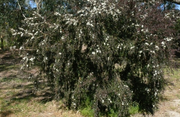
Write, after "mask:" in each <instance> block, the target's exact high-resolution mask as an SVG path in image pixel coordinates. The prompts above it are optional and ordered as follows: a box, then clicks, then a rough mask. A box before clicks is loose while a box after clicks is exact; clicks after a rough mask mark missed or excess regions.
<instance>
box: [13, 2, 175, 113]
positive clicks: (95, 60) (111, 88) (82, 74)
mask: <svg viewBox="0 0 180 117" xmlns="http://www.w3.org/2000/svg"><path fill="white" fill-rule="evenodd" d="M106 2H107V3H106ZM80 3H81V2H80ZM75 4H76V2H75V1H72V2H67V6H68V7H69V8H70V9H71V10H70V11H73V12H70V11H69V10H66V9H65V8H64V7H60V8H59V12H55V15H54V14H47V15H44V16H41V15H40V14H38V13H34V14H33V17H31V18H27V19H25V20H24V23H25V25H24V27H23V29H21V31H20V32H19V34H20V35H22V36H23V37H26V40H25V42H24V43H23V44H22V46H21V47H20V50H21V55H22V56H23V62H24V64H23V66H22V68H24V67H27V66H28V67H30V66H31V65H34V63H38V65H39V67H40V68H41V70H42V72H41V74H45V75H46V77H45V79H46V80H44V81H47V82H48V84H49V86H50V87H51V88H52V90H53V91H54V92H55V98H56V99H63V101H64V103H65V104H66V106H67V107H69V108H72V109H79V108H82V107H84V106H85V107H87V104H86V102H87V103H90V106H91V108H92V109H93V112H94V116H98V115H100V114H103V115H107V116H116V115H117V116H129V106H131V104H132V102H137V103H138V106H139V110H140V111H143V112H146V113H152V114H153V113H154V109H155V107H156V106H157V103H158V101H159V98H158V97H159V95H160V93H161V91H162V90H163V88H164V77H163V65H164V64H166V63H167V62H168V60H169V50H170V48H169V47H170V46H169V44H170V43H169V42H170V41H169V40H171V38H173V33H172V32H173V31H172V30H171V29H170V27H171V26H172V22H171V20H170V19H168V18H164V16H163V14H162V12H161V11H160V10H158V9H157V6H158V5H157V4H155V5H154V6H153V5H152V7H148V8H147V7H146V4H144V6H137V5H135V4H137V3H136V2H132V1H131V2H122V1H119V2H115V1H113V0H112V1H93V2H91V1H90V2H88V1H85V2H82V3H81V4H79V5H80V6H78V5H77V6H78V7H76V8H74V9H73V8H72V6H73V5H75ZM104 4H105V5H104ZM139 9H141V10H139ZM145 11H146V12H145ZM146 13H147V14H148V15H146ZM157 18H158V19H157ZM155 19H157V20H156V21H155ZM161 22H162V23H161ZM163 23H166V28H168V30H169V33H167V30H166V29H165V28H164V27H163V26H164V24H163ZM26 30H28V31H26ZM14 33H16V32H14ZM24 48H25V49H32V51H33V52H32V53H28V54H27V51H26V50H24ZM35 65H36V64H35ZM35 80H36V83H37V85H38V82H39V81H38V80H39V79H38V78H37V79H35ZM87 100H88V101H87ZM87 108H88V109H90V107H87Z"/></svg>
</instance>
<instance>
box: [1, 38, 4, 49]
mask: <svg viewBox="0 0 180 117" xmlns="http://www.w3.org/2000/svg"><path fill="white" fill-rule="evenodd" d="M1 49H2V50H4V43H3V37H2V36H1Z"/></svg>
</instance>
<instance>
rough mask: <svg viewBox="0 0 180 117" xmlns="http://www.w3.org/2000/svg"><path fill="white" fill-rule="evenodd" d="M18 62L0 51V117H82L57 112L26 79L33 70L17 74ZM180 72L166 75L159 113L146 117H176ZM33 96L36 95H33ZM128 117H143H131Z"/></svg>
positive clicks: (57, 104) (46, 94)
mask: <svg viewBox="0 0 180 117" xmlns="http://www.w3.org/2000/svg"><path fill="white" fill-rule="evenodd" d="M19 68H20V59H18V58H16V57H15V56H12V53H11V52H3V53H2V52H1V51H0V117H82V116H81V115H80V113H79V112H78V111H76V112H74V111H69V110H67V109H60V108H59V107H61V106H60V105H62V103H61V102H57V101H54V100H53V99H52V98H51V91H48V89H44V92H43V91H41V92H38V91H36V89H34V86H33V83H32V81H31V80H30V79H28V77H29V75H30V74H35V73H36V72H37V69H36V68H35V69H34V70H31V71H25V72H21V71H19ZM179 76H180V70H179V71H175V72H174V74H169V75H166V78H167V79H168V81H169V84H168V86H167V87H166V90H165V92H164V94H163V100H162V101H161V102H160V104H159V109H158V110H157V111H156V113H155V114H154V115H153V116H152V115H147V117H180V79H179ZM34 92H36V93H34ZM131 117H143V115H142V114H135V115H132V116H131Z"/></svg>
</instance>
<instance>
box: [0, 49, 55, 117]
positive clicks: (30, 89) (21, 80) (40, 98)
mask: <svg viewBox="0 0 180 117" xmlns="http://www.w3.org/2000/svg"><path fill="white" fill-rule="evenodd" d="M10 54H11V53H8V52H5V53H4V54H3V55H2V54H0V117H7V116H10V115H11V114H13V113H15V112H17V111H18V110H14V109H12V108H13V106H16V105H17V104H19V103H21V102H23V101H25V102H29V101H37V102H39V103H46V102H48V101H52V100H53V97H54V94H53V92H52V91H51V90H50V88H48V87H46V86H44V85H45V84H44V83H41V84H40V86H41V87H39V90H37V89H35V86H34V83H33V81H32V80H29V79H28V73H20V72H19V69H20V65H19V62H20V59H15V58H14V57H13V56H12V55H10Z"/></svg>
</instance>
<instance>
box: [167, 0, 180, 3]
mask: <svg viewBox="0 0 180 117" xmlns="http://www.w3.org/2000/svg"><path fill="white" fill-rule="evenodd" d="M167 1H169V2H173V3H176V4H180V0H167Z"/></svg>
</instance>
